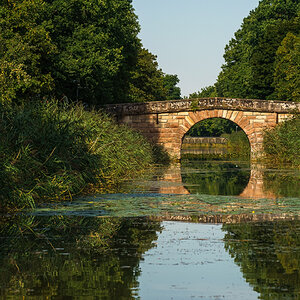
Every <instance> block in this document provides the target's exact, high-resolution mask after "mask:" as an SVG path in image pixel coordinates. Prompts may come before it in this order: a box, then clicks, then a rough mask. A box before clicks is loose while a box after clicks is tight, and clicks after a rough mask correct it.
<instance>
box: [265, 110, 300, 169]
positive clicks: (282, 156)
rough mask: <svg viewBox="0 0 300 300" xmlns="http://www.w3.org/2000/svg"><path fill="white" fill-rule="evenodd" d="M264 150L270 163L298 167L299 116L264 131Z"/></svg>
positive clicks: (299, 149)
mask: <svg viewBox="0 0 300 300" xmlns="http://www.w3.org/2000/svg"><path fill="white" fill-rule="evenodd" d="M264 150H265V153H266V157H267V159H268V160H271V161H272V162H277V163H290V164H292V165H294V166H300V115H299V114H298V115H295V116H294V118H293V119H291V120H288V121H286V122H283V123H281V124H279V125H278V126H276V127H275V128H274V129H271V130H268V131H266V132H265V134H264Z"/></svg>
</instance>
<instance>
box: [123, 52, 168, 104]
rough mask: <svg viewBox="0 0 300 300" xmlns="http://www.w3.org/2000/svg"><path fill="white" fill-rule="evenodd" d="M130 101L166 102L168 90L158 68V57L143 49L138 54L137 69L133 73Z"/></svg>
mask: <svg viewBox="0 0 300 300" xmlns="http://www.w3.org/2000/svg"><path fill="white" fill-rule="evenodd" d="M129 97H130V101H132V102H144V101H159V100H165V99H166V97H167V90H166V89H165V87H164V74H163V72H162V70H161V69H159V68H158V63H157V61H156V56H155V55H153V54H152V53H150V52H149V51H148V50H147V49H144V48H142V49H141V50H140V51H139V53H138V59H137V64H136V67H135V69H134V70H133V71H132V73H131V81H130V94H129Z"/></svg>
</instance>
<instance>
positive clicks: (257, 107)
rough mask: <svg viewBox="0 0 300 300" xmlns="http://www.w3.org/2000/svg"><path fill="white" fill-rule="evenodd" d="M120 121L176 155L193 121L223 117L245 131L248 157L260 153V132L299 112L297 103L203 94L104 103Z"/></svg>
mask: <svg viewBox="0 0 300 300" xmlns="http://www.w3.org/2000/svg"><path fill="white" fill-rule="evenodd" d="M105 110H106V111H107V112H109V113H110V114H112V115H115V116H116V118H117V120H118V122H119V123H123V124H127V125H128V126H130V127H132V128H133V129H135V130H137V131H139V132H140V133H142V134H143V135H144V136H145V137H146V138H148V139H149V140H151V141H152V142H154V143H156V144H159V145H162V146H163V147H164V148H165V150H166V151H167V152H168V153H169V154H170V155H171V157H173V158H175V159H180V158H181V145H182V138H183V136H184V135H185V134H186V132H187V131H188V130H189V129H190V128H191V127H192V126H193V125H195V124H196V123H198V122H200V121H203V120H205V119H209V118H224V119H227V120H230V121H232V122H234V123H236V124H237V125H238V126H239V127H240V128H241V129H242V130H243V131H244V132H245V133H246V135H247V137H248V139H249V143H250V149H251V159H256V158H257V157H259V156H261V155H263V133H264V130H265V129H269V128H273V127H274V126H276V125H277V124H278V123H280V122H282V121H284V120H286V119H287V118H290V117H291V116H292V112H298V111H299V112H300V103H296V102H287V101H274V100H268V101H267V100H253V99H233V98H202V99H183V100H170V101H154V102H145V103H123V104H113V105H107V106H106V107H105Z"/></svg>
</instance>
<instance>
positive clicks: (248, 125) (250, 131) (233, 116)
mask: <svg viewBox="0 0 300 300" xmlns="http://www.w3.org/2000/svg"><path fill="white" fill-rule="evenodd" d="M213 118H220V119H224V120H229V121H231V122H233V123H234V124H236V125H237V126H239V128H241V129H242V130H243V132H244V133H245V134H246V136H247V138H248V140H249V144H250V149H251V153H252V154H254V153H255V152H256V151H257V150H258V149H257V148H256V147H257V142H259V141H261V142H262V135H261V132H259V131H257V130H255V128H254V126H253V122H251V120H253V119H255V117H253V116H251V115H249V113H245V112H238V111H228V110H209V111H197V112H189V113H188V115H187V116H186V118H185V122H182V124H181V125H180V126H179V127H180V129H181V130H180V131H181V133H182V137H181V146H182V141H183V138H184V136H185V135H186V133H187V132H188V131H189V130H190V129H191V128H192V127H193V126H194V125H196V124H198V123H199V122H202V121H204V120H208V119H213Z"/></svg>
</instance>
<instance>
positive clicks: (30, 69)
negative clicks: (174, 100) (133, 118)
mask: <svg viewBox="0 0 300 300" xmlns="http://www.w3.org/2000/svg"><path fill="white" fill-rule="evenodd" d="M131 2H132V1H131V0H114V1H109V0H101V1H96V0H4V1H1V4H0V92H1V96H0V97H1V98H0V101H1V102H10V101H16V99H18V100H19V101H20V100H22V101H23V100H27V99H32V98H34V97H38V98H42V97H52V96H55V97H58V98H62V97H68V98H70V99H72V100H82V101H85V102H89V103H92V104H103V103H117V102H129V101H145V100H147V101H149V100H163V99H166V97H167V94H168V91H166V89H165V87H164V74H163V72H162V71H161V70H160V69H159V68H158V64H157V62H156V57H155V56H154V55H152V54H151V53H150V52H149V51H147V50H146V49H143V47H142V43H141V41H140V39H139V38H138V33H139V30H140V26H139V23H138V19H137V16H136V15H135V13H134V9H133V6H132V3H131Z"/></svg>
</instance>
